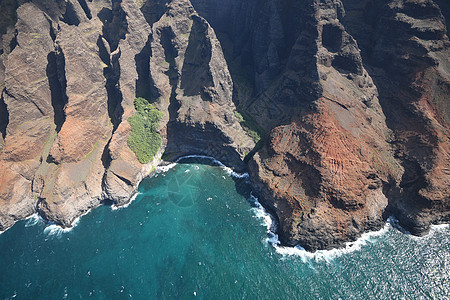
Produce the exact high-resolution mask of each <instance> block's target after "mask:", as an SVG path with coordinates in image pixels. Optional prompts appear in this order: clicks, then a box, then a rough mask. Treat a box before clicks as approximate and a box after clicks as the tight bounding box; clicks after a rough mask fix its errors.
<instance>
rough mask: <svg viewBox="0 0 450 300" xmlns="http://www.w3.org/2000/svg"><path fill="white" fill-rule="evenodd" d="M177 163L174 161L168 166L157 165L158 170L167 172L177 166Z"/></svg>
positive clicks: (158, 171)
mask: <svg viewBox="0 0 450 300" xmlns="http://www.w3.org/2000/svg"><path fill="white" fill-rule="evenodd" d="M176 165H177V163H176V162H174V163H171V164H169V165H166V166H157V167H156V172H157V173H165V172H167V171H169V170H170V169H172V168H173V167H175V166H176Z"/></svg>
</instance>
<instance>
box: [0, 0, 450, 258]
mask: <svg viewBox="0 0 450 300" xmlns="http://www.w3.org/2000/svg"><path fill="white" fill-rule="evenodd" d="M448 13H449V8H448V5H447V4H446V3H445V1H440V0H436V1H432V0H395V1H394V0H382V1H379V0H362V1H361V0H307V1H291V0H222V1H215V0H212V1H211V0H146V1H145V0H142V1H138V0H135V1H134V0H114V1H110V0H89V1H85V0H64V1H61V0H31V1H26V0H5V1H2V2H1V4H0V91H1V97H0V231H2V230H6V229H7V228H9V227H10V226H12V225H13V224H14V222H15V221H17V220H21V219H24V218H25V217H27V216H29V215H32V214H34V213H36V212H38V213H39V214H40V215H41V216H43V217H44V218H46V219H47V220H50V221H53V222H55V223H57V224H59V225H61V226H63V227H68V226H70V225H71V223H72V222H73V220H75V219H76V218H77V217H78V216H80V215H82V214H84V213H85V212H87V211H88V210H90V209H92V208H94V207H97V206H99V205H101V203H102V202H103V201H105V200H108V201H114V203H116V204H117V205H124V204H126V203H127V202H128V201H130V198H131V196H132V195H133V194H134V193H135V192H136V190H137V185H138V184H139V182H140V181H141V180H142V178H144V177H145V176H148V175H149V174H150V173H151V172H152V170H153V169H154V167H155V166H156V165H158V164H159V163H160V162H161V161H162V160H165V161H175V160H176V159H177V158H178V157H180V156H184V155H207V156H212V157H215V158H216V159H218V160H220V161H221V162H223V163H224V164H226V165H227V166H230V167H232V168H234V169H236V170H238V171H244V170H246V171H248V172H249V174H250V178H251V181H252V184H253V186H254V189H255V192H256V193H257V194H258V196H259V198H260V200H261V203H262V204H263V205H264V206H265V207H267V208H268V209H269V210H270V211H272V212H273V213H274V214H275V215H276V217H277V219H278V220H279V225H280V226H279V236H280V239H281V241H282V242H283V243H284V244H286V245H297V244H300V245H301V246H302V247H304V248H305V249H307V250H310V251H314V250H317V249H329V248H333V247H341V246H342V245H343V244H344V243H345V242H346V241H352V240H355V239H357V238H358V237H359V236H360V235H361V234H362V233H364V232H366V231H370V230H376V229H379V228H381V227H382V226H383V224H384V222H385V221H386V219H387V217H388V216H389V215H395V216H396V217H397V218H398V219H399V222H400V224H401V225H402V226H403V227H405V228H406V229H407V230H409V231H410V232H411V233H413V234H416V235H422V234H424V233H426V232H427V231H428V230H429V227H430V225H431V224H436V223H441V222H449V221H450V191H449V188H448V187H449V186H450V131H449V122H450V121H449V120H450V106H449V104H450V96H449V95H450V61H449V57H450V42H449V38H448V36H447V30H448V20H449V19H450V15H448ZM137 97H143V98H145V99H147V100H148V101H149V102H150V103H152V104H153V105H154V106H155V107H156V108H157V109H158V110H160V111H161V112H163V113H164V116H163V117H162V120H161V122H160V126H159V128H158V132H159V134H160V135H161V137H162V145H161V149H160V151H159V152H158V153H157V155H156V156H155V157H154V158H153V160H152V161H151V162H149V163H148V164H142V163H140V162H139V160H138V159H137V157H136V155H135V153H134V152H133V151H132V150H131V149H130V147H129V146H128V143H127V141H128V139H129V136H130V134H131V129H132V128H131V125H130V123H129V122H128V120H129V118H130V117H132V116H133V115H134V114H135V113H136V110H135V107H134V100H135V98H137Z"/></svg>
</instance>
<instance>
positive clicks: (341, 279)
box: [0, 158, 450, 299]
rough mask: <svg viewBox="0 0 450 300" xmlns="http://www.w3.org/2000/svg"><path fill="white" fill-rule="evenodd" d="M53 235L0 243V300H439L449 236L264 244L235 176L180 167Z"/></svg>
mask: <svg viewBox="0 0 450 300" xmlns="http://www.w3.org/2000/svg"><path fill="white" fill-rule="evenodd" d="M182 162H183V163H180V164H177V165H176V166H174V167H173V168H170V169H167V170H165V171H164V172H159V173H156V174H155V175H154V176H153V177H151V178H147V179H145V180H143V181H142V183H141V184H140V186H139V194H138V195H137V197H136V199H135V200H134V201H133V202H132V203H131V204H130V205H129V207H127V208H121V209H112V208H113V207H111V206H102V207H100V208H97V209H95V210H94V211H92V212H91V213H89V214H88V215H86V216H84V217H82V218H81V220H80V221H79V223H78V224H77V226H76V227H74V228H73V229H72V230H70V231H66V232H64V231H62V230H61V229H59V228H58V227H56V226H53V225H49V224H46V223H44V222H42V221H41V220H39V219H38V218H37V217H34V218H31V219H29V220H25V221H21V222H18V223H17V224H16V225H14V226H13V227H12V228H11V229H10V230H8V231H6V232H4V233H3V234H1V235H0V253H1V257H0V269H1V270H2V272H0V298H1V299H11V298H16V299H30V298H33V299H34V298H40V299H79V298H83V299H84V298H92V299H130V298H134V299H312V298H313V299H338V298H342V299H393V298H394V299H396V298H409V299H410V298H420V297H423V298H432V299H444V298H445V297H447V296H448V295H449V294H450V278H449V274H450V235H449V233H450V229H449V227H448V226H439V227H433V230H432V232H431V233H430V234H429V235H427V236H426V237H423V238H417V237H413V236H411V235H408V234H404V233H401V232H400V231H399V230H398V229H396V227H395V226H394V225H393V224H391V223H388V224H387V225H386V227H385V228H384V230H383V231H381V232H379V233H378V234H373V235H369V236H367V237H366V238H365V239H364V240H363V241H360V243H358V244H356V245H354V246H353V247H354V248H355V249H353V250H351V251H350V250H338V251H322V252H319V253H316V254H306V253H305V252H302V251H300V250H298V249H293V248H282V247H279V246H277V245H272V244H271V243H269V239H271V241H272V242H275V241H276V239H274V237H273V236H272V235H270V234H268V232H267V226H268V225H269V224H268V219H267V218H268V216H267V215H265V214H264V212H263V210H262V209H261V208H260V207H259V205H258V203H257V202H256V201H255V199H254V198H252V196H251V187H250V185H249V183H248V182H247V179H246V178H245V176H244V177H243V176H241V177H237V176H232V174H231V172H230V170H227V169H224V168H223V167H221V166H217V165H214V164H211V163H208V164H205V161H203V160H201V161H199V160H198V159H194V158H191V159H189V160H183V161H182Z"/></svg>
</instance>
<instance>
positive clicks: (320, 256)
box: [273, 223, 391, 261]
mask: <svg viewBox="0 0 450 300" xmlns="http://www.w3.org/2000/svg"><path fill="white" fill-rule="evenodd" d="M390 226H391V225H390V223H386V224H385V225H384V227H383V228H382V229H380V230H378V231H371V232H366V233H363V234H362V235H361V237H360V238H358V239H357V240H356V241H354V242H347V243H345V247H344V248H340V249H331V250H318V251H316V252H308V251H306V250H305V249H304V248H302V247H301V246H296V247H285V246H281V245H280V244H279V243H275V244H273V246H274V247H275V249H276V251H277V252H278V253H279V254H281V255H283V256H290V255H292V256H298V257H300V258H301V259H302V260H303V261H306V260H307V259H312V260H316V261H330V260H332V259H334V258H336V257H339V256H342V255H344V254H348V253H351V252H354V251H358V250H361V248H362V246H365V245H367V244H368V243H371V242H374V241H376V239H377V238H379V237H381V236H383V235H384V234H385V233H386V232H387V231H388V230H389V227H390Z"/></svg>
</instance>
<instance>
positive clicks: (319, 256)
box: [250, 195, 393, 262]
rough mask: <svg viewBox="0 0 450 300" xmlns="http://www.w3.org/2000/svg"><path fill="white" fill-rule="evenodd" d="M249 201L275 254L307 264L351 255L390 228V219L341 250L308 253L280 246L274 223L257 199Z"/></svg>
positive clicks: (253, 197) (300, 248)
mask: <svg viewBox="0 0 450 300" xmlns="http://www.w3.org/2000/svg"><path fill="white" fill-rule="evenodd" d="M250 197H251V200H252V202H253V203H254V205H255V207H253V208H252V210H253V211H254V213H255V217H257V218H259V219H261V220H262V225H263V226H265V227H266V228H267V234H268V236H267V238H266V239H265V242H266V243H268V244H270V245H272V246H273V247H274V248H275V250H276V252H277V253H279V254H281V255H282V256H284V257H287V256H297V257H300V258H301V259H302V261H304V262H307V261H310V260H316V261H321V260H325V261H330V260H332V259H333V258H336V257H339V256H341V255H344V254H347V253H351V252H354V251H357V250H360V249H361V247H362V246H364V245H366V244H367V243H371V242H374V241H376V239H377V238H379V237H381V236H383V235H384V234H385V233H386V232H387V231H388V230H389V227H390V226H391V222H393V221H392V220H391V218H389V219H388V222H387V223H386V224H385V226H384V227H383V228H382V229H380V230H378V231H372V232H366V233H363V234H362V235H361V237H360V238H359V239H357V240H356V241H354V242H347V243H346V244H345V247H344V248H341V249H332V250H318V251H316V252H308V251H306V250H305V249H304V248H303V247H301V246H296V247H287V246H282V245H281V242H280V240H279V238H278V235H277V234H276V223H275V221H274V219H273V217H272V215H270V214H269V213H268V212H267V211H266V210H265V209H264V207H263V206H262V205H261V203H259V201H258V198H256V197H255V196H253V195H251V196H250Z"/></svg>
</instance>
